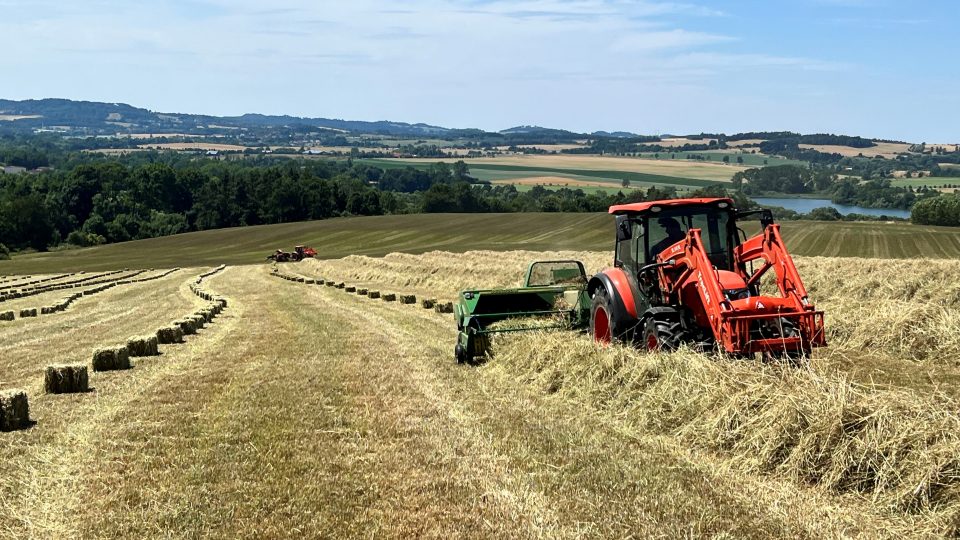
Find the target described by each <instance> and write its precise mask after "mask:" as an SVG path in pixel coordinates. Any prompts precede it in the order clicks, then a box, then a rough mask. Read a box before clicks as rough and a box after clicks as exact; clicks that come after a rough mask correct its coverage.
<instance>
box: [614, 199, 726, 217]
mask: <svg viewBox="0 0 960 540" xmlns="http://www.w3.org/2000/svg"><path fill="white" fill-rule="evenodd" d="M720 203H726V205H721V204H720ZM708 204H716V205H717V206H718V207H719V208H733V199H728V198H704V199H665V200H662V201H645V202H639V203H630V204H617V205H614V206H611V207H610V210H609V212H610V213H611V214H640V213H646V212H654V213H656V212H659V211H660V210H661V209H662V208H665V207H680V206H703V205H708Z"/></svg>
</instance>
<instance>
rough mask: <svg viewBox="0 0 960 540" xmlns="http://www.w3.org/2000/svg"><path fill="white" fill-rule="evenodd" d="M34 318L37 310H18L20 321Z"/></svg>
mask: <svg viewBox="0 0 960 540" xmlns="http://www.w3.org/2000/svg"><path fill="white" fill-rule="evenodd" d="M36 316H37V308H29V309H21V310H20V318H21V319H23V318H25V317H36Z"/></svg>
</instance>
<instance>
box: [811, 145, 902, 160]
mask: <svg viewBox="0 0 960 540" xmlns="http://www.w3.org/2000/svg"><path fill="white" fill-rule="evenodd" d="M876 144H877V145H876V146H871V147H870V148H853V147H851V146H840V145H834V144H801V145H799V146H800V148H806V149H810V150H816V151H818V152H825V153H828V154H840V155H841V156H846V157H855V156H858V155H860V154H863V155H864V156H865V157H874V156H883V157H886V158H891V157H896V156H897V154H905V153H907V152H909V150H908V148H909V147H910V145H909V144H903V143H885V142H877V143H876Z"/></svg>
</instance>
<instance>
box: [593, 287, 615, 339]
mask: <svg viewBox="0 0 960 540" xmlns="http://www.w3.org/2000/svg"><path fill="white" fill-rule="evenodd" d="M617 322H618V321H617V320H616V316H615V315H614V313H613V301H612V300H611V299H610V295H608V294H607V289H605V288H604V287H600V288H599V289H597V292H596V293H594V295H593V301H592V302H591V304H590V335H591V336H593V340H594V341H596V342H598V343H611V342H612V341H614V340H615V339H616V338H617V337H618V333H617V330H618V328H617Z"/></svg>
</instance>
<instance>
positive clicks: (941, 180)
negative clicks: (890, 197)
mask: <svg viewBox="0 0 960 540" xmlns="http://www.w3.org/2000/svg"><path fill="white" fill-rule="evenodd" d="M890 184H891V185H894V186H897V187H907V186H913V188H914V189H916V188H919V187H923V186H927V187H928V188H941V187H944V186H954V187H960V177H956V176H954V177H950V176H928V177H924V178H895V179H894V180H893V181H891V182H890Z"/></svg>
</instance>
